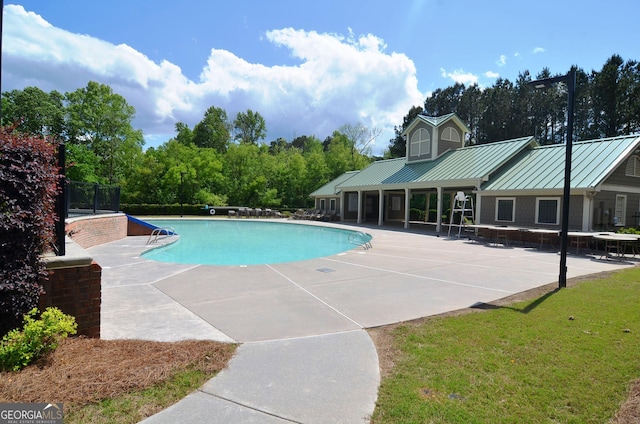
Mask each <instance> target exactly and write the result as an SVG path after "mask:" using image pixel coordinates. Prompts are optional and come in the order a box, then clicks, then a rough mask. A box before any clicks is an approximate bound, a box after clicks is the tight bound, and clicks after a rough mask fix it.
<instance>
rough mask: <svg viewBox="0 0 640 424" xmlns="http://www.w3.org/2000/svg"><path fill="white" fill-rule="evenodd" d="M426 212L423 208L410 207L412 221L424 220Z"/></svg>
mask: <svg viewBox="0 0 640 424" xmlns="http://www.w3.org/2000/svg"><path fill="white" fill-rule="evenodd" d="M424 216H425V213H424V211H423V210H420V209H416V208H411V209H409V219H410V220H412V221H424Z"/></svg>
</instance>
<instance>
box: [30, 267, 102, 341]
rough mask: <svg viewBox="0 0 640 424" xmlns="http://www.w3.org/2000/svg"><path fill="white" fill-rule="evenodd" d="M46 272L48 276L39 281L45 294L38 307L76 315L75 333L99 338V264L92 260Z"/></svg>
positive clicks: (100, 274)
mask: <svg viewBox="0 0 640 424" xmlns="http://www.w3.org/2000/svg"><path fill="white" fill-rule="evenodd" d="M49 273H50V274H49V279H48V280H43V281H41V284H42V286H43V288H44V290H45V292H46V293H45V294H44V295H42V296H41V297H40V310H44V309H45V308H47V307H49V306H55V307H57V308H59V309H60V310H61V311H62V312H64V313H65V314H68V315H72V316H73V317H75V319H76V322H77V323H78V334H80V335H84V336H88V337H95V338H100V303H101V278H102V268H101V267H100V265H98V264H97V263H96V262H94V261H92V262H91V264H88V265H78V266H72V267H68V268H54V269H50V270H49Z"/></svg>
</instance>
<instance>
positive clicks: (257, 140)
mask: <svg viewBox="0 0 640 424" xmlns="http://www.w3.org/2000/svg"><path fill="white" fill-rule="evenodd" d="M134 116H135V110H134V108H133V107H132V106H130V105H129V104H127V102H126V100H125V99H124V97H122V96H120V95H119V94H116V93H114V92H113V91H112V90H111V88H110V87H109V86H107V85H104V84H99V83H97V82H94V81H91V82H89V83H88V85H87V86H86V87H85V88H81V89H78V90H76V91H73V92H69V93H65V94H61V93H59V92H57V91H55V90H54V91H51V92H50V93H46V92H44V91H42V90H41V89H39V88H37V87H27V88H25V89H24V90H13V91H9V92H5V93H3V94H2V126H9V125H14V124H16V125H17V127H16V131H19V132H21V133H28V134H32V135H44V136H48V137H51V138H54V139H57V140H59V141H62V142H64V143H65V147H66V157H67V164H66V177H67V178H68V179H69V180H73V181H84V182H92V183H101V184H111V185H119V186H121V189H122V190H121V196H122V199H121V201H122V203H146V204H176V203H185V204H209V205H216V206H225V205H237V206H252V207H254V206H264V207H289V208H291V207H306V206H309V197H308V195H309V193H311V192H312V191H313V190H315V189H316V188H318V187H320V186H321V185H322V184H324V183H326V182H328V181H330V180H331V179H333V178H335V177H337V176H339V175H341V174H342V173H344V172H346V171H349V170H353V169H361V168H363V167H365V166H366V165H368V164H369V163H370V162H371V160H372V159H371V158H370V153H371V149H370V143H371V141H372V140H373V139H374V138H375V137H376V136H377V135H378V134H379V131H378V130H376V129H371V130H370V129H368V128H367V127H365V126H364V125H362V124H360V123H357V124H345V125H343V126H342V127H340V128H338V129H336V130H335V131H334V132H333V134H332V135H331V136H329V137H327V138H326V139H324V140H322V141H321V140H319V139H318V138H316V137H315V136H306V135H303V136H300V137H296V138H295V139H293V140H292V141H287V140H285V139H282V138H279V139H277V140H274V141H271V142H270V143H264V142H263V140H264V138H265V137H266V133H267V129H266V122H265V120H264V118H263V117H262V116H261V115H260V113H259V112H256V111H252V110H250V109H249V110H247V111H245V112H239V113H238V114H236V116H235V118H234V119H230V118H229V117H228V116H227V112H226V111H225V110H224V109H222V108H219V107H215V106H211V107H209V108H208V109H207V110H206V111H205V113H204V116H203V118H202V120H201V121H200V122H198V123H197V124H196V125H194V126H193V128H190V127H189V126H188V125H186V124H185V123H182V122H178V123H176V124H175V136H174V137H172V138H171V139H170V140H168V141H167V142H165V143H163V144H162V145H160V146H159V147H150V148H148V149H146V150H143V144H144V138H143V134H142V131H141V130H136V129H134V128H133V126H132V121H133V118H134Z"/></svg>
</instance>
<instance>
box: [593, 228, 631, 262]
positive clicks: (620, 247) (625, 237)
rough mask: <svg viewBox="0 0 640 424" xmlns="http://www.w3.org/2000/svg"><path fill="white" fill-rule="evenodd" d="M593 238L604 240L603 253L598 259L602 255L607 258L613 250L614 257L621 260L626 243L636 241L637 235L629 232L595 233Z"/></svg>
mask: <svg viewBox="0 0 640 424" xmlns="http://www.w3.org/2000/svg"><path fill="white" fill-rule="evenodd" d="M593 238H594V239H596V240H602V241H604V242H605V244H604V254H603V255H601V256H600V259H602V258H603V257H606V258H607V259H608V258H609V254H610V253H612V252H613V251H614V250H615V253H616V257H617V258H618V259H619V260H621V259H622V258H623V257H624V252H625V251H626V247H627V245H629V244H631V243H635V242H637V241H638V237H635V236H634V235H631V234H596V235H594V236H593ZM634 254H635V251H634Z"/></svg>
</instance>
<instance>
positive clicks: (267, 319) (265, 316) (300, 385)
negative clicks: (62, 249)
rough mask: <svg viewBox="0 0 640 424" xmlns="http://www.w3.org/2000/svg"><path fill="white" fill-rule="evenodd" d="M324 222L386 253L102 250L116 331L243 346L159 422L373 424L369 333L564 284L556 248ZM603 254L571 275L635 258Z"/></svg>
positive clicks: (107, 320)
mask: <svg viewBox="0 0 640 424" xmlns="http://www.w3.org/2000/svg"><path fill="white" fill-rule="evenodd" d="M294 222H295V223H299V222H297V221H294ZM313 225H335V226H338V227H340V228H347V229H354V230H357V231H365V232H367V233H369V234H371V235H372V236H373V240H372V244H373V248H372V249H370V250H364V249H362V248H354V249H353V250H350V251H348V252H345V253H342V254H339V255H333V256H330V257H325V258H319V259H312V260H306V261H301V262H294V263H284V264H272V265H251V266H246V267H245V266H204V265H179V264H169V263H160V262H154V261H150V260H146V259H144V258H141V257H140V253H141V252H142V251H143V250H145V249H147V248H148V246H147V245H146V244H145V243H146V241H147V237H128V238H126V239H123V240H119V241H116V242H112V243H108V244H104V245H100V246H95V247H92V248H90V249H88V250H89V252H90V254H91V255H92V256H93V258H94V259H95V260H96V262H98V263H99V264H100V265H101V266H102V267H103V276H102V314H101V319H102V328H101V333H102V338H104V339H146V340H159V341H176V340H184V339H210V340H219V341H224V342H238V343H241V345H240V346H239V348H238V350H237V353H236V355H235V356H234V358H233V359H232V360H231V361H230V363H229V366H228V368H227V369H225V370H223V371H222V372H220V373H219V374H218V375H217V376H216V377H215V378H213V379H212V380H210V381H209V382H207V383H206V384H205V385H204V386H203V387H202V388H201V389H200V390H198V391H196V392H194V393H193V394H191V395H189V396H187V397H186V398H185V399H183V400H182V401H180V402H178V403H177V404H175V405H173V406H171V407H169V408H168V409H166V410H164V411H162V412H160V413H159V414H156V415H154V416H153V417H150V418H148V419H147V420H145V422H148V423H170V422H177V421H179V422H193V423H197V422H225V423H234V422H237V423H247V422H260V423H263V422H273V423H283V422H298V423H327V422H344V423H351V422H360V423H362V422H368V420H369V416H370V415H371V413H372V412H373V410H374V407H375V401H376V398H377V390H378V385H379V383H380V374H379V368H378V357H377V353H376V350H375V346H374V344H373V342H372V341H371V339H370V338H369V336H368V333H367V332H366V330H365V329H366V328H370V327H376V326H380V325H385V324H391V323H396V322H400V321H406V320H411V319H415V318H420V317H424V316H429V315H436V314H439V313H443V312H448V311H452V310H457V309H461V308H466V307H469V306H471V305H474V304H476V303H479V302H491V301H494V300H496V299H500V298H503V297H506V296H509V295H512V294H514V293H518V292H522V291H525V290H529V289H532V288H535V287H539V286H543V285H546V284H549V283H553V282H556V281H557V279H558V266H559V255H558V253H557V251H555V250H540V249H536V248H524V247H503V246H496V245H489V244H482V243H476V242H472V241H469V240H466V239H456V238H447V237H442V236H441V237H437V236H435V235H428V234H425V233H420V232H414V231H401V230H395V229H389V228H380V227H361V226H351V225H342V224H318V223H313ZM274 248H277V240H274ZM598 257H599V255H595V256H593V257H592V256H588V255H573V254H570V255H568V260H567V266H568V274H567V276H568V278H572V277H577V276H581V275H587V274H592V273H597V272H602V271H610V270H616V269H622V268H628V267H630V266H633V265H634V263H631V262H614V261H606V260H603V261H601V260H597V258H598Z"/></svg>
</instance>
